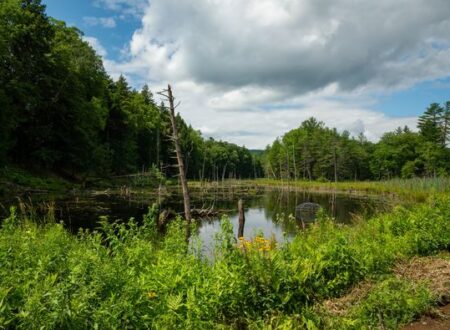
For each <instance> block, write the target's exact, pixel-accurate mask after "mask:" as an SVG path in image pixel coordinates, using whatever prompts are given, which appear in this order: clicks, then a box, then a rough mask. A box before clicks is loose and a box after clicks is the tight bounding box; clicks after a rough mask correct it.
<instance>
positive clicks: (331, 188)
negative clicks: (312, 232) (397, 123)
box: [190, 177, 450, 202]
mask: <svg viewBox="0 0 450 330" xmlns="http://www.w3.org/2000/svg"><path fill="white" fill-rule="evenodd" d="M190 184H191V186H193V187H203V188H205V187H210V186H217V187H228V189H235V190H239V189H244V188H245V189H246V190H248V189H250V187H253V188H254V189H257V188H258V187H273V188H280V189H292V190H305V191H317V192H337V193H354V194H362V195H379V194H385V195H391V196H397V197H400V198H402V199H413V200H414V201H416V202H423V201H425V200H426V199H427V198H428V197H429V196H430V195H432V194H450V178H445V177H437V178H412V179H392V180H388V181H346V182H337V183H335V182H319V181H303V180H297V181H294V180H274V179H256V180H227V181H225V182H224V183H222V184H219V183H204V182H203V183H202V182H191V183H190Z"/></svg>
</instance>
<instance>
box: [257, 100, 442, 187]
mask: <svg viewBox="0 0 450 330" xmlns="http://www.w3.org/2000/svg"><path fill="white" fill-rule="evenodd" d="M418 128H419V132H412V131H411V130H410V129H409V128H408V127H404V128H398V129H397V130H396V131H394V132H388V133H386V134H384V135H383V137H382V138H381V140H380V141H379V142H378V143H371V142H369V141H367V139H366V138H365V137H364V136H363V135H360V136H359V137H358V138H354V137H351V136H350V134H349V133H348V132H345V131H344V132H343V133H339V132H337V130H336V129H330V128H327V127H325V125H324V124H323V123H322V122H318V121H317V120H315V119H314V118H311V119H309V120H307V121H305V122H303V123H302V124H301V126H300V127H299V128H297V129H294V130H292V131H290V132H288V133H286V134H285V135H284V136H283V137H282V138H281V139H277V140H276V141H275V142H274V143H273V144H272V145H271V146H269V147H267V149H266V154H265V171H266V176H267V177H271V178H278V179H309V180H312V179H316V180H329V181H340V180H368V179H372V180H373V179H375V180H380V179H391V178H396V177H397V178H398V177H401V178H412V177H437V176H446V175H448V174H449V173H450V149H449V148H448V147H447V143H448V139H449V131H450V102H447V103H446V106H445V108H444V107H441V106H440V105H439V104H437V103H433V104H431V105H430V107H429V108H428V109H427V110H426V112H425V113H424V114H423V115H422V116H421V117H420V118H419V122H418Z"/></svg>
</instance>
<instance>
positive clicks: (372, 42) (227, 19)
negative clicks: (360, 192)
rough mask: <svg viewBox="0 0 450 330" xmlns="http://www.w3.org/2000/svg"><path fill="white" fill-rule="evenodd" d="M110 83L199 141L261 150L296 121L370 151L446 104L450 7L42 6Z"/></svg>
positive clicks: (414, 1)
mask: <svg viewBox="0 0 450 330" xmlns="http://www.w3.org/2000/svg"><path fill="white" fill-rule="evenodd" d="M43 3H45V4H46V5H47V13H48V15H50V16H53V17H55V18H58V19H61V20H64V21H66V22H67V23H68V24H69V25H75V26H77V27H78V28H79V29H80V30H82V31H83V33H84V37H83V38H84V39H85V40H86V41H87V42H89V43H90V44H91V46H92V47H93V48H95V49H96V50H97V52H98V54H99V55H101V56H102V57H103V61H104V65H105V68H106V70H107V72H108V73H109V74H110V75H111V76H112V77H113V78H118V77H119V76H120V75H121V74H122V75H124V76H126V77H127V79H128V80H129V82H130V84H131V86H133V87H134V88H137V89H140V88H141V87H142V86H143V84H148V85H149V86H150V89H151V90H152V91H153V92H154V93H155V94H156V92H158V91H161V90H163V89H164V88H165V86H167V84H168V83H170V84H171V85H172V87H173V90H174V94H175V96H176V98H177V100H178V101H181V105H180V106H179V107H178V109H177V110H179V111H180V113H181V115H182V116H183V118H184V119H185V120H186V121H187V122H188V123H189V124H191V125H192V126H193V127H195V128H197V129H200V130H201V131H202V133H203V135H204V136H206V137H214V138H216V139H222V140H226V141H229V142H234V143H237V144H239V145H245V146H246V147H248V148H251V149H263V148H264V147H265V146H266V145H268V144H270V143H272V142H273V140H274V139H276V138H277V137H281V136H282V135H283V134H284V133H286V132H287V131H289V130H291V129H293V128H296V127H298V126H299V125H300V124H301V122H302V121H303V120H306V119H308V118H309V117H312V116H314V117H316V118H317V119H319V120H321V121H323V122H324V123H325V124H326V125H327V126H330V127H336V128H337V129H338V130H340V131H343V130H348V131H349V132H350V133H351V134H353V135H358V134H359V133H364V134H365V135H366V137H367V138H368V139H370V140H372V141H377V140H378V139H379V138H380V137H381V136H382V135H383V133H385V132H387V131H391V130H394V129H395V128H397V127H399V126H405V125H408V126H409V127H410V128H412V129H415V128H416V122H417V117H418V116H419V115H420V114H422V113H423V112H424V111H425V109H426V107H427V106H429V105H430V104H431V103H433V102H437V103H441V104H443V103H444V102H446V101H450V1H449V0H396V1H392V0H377V1H372V0H360V1H354V0H246V1H243V0H77V1H73V0H43Z"/></svg>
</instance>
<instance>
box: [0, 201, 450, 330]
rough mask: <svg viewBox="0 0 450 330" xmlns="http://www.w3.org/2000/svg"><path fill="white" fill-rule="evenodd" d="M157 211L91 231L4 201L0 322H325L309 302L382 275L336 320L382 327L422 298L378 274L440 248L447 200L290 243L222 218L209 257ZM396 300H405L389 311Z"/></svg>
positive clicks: (447, 231) (311, 231)
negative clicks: (163, 228) (30, 215)
mask: <svg viewBox="0 0 450 330" xmlns="http://www.w3.org/2000/svg"><path fill="white" fill-rule="evenodd" d="M155 221H156V215H155V213H154V212H150V213H149V214H148V215H147V216H146V217H145V218H144V221H143V225H141V226H138V225H137V223H136V222H135V221H134V220H130V221H129V222H128V223H126V224H125V223H122V224H111V223H109V222H108V221H107V219H103V221H102V224H101V228H99V230H97V231H96V232H87V231H80V232H79V233H78V235H72V234H70V233H69V232H68V231H67V230H66V229H65V228H64V227H63V225H61V224H55V223H53V224H50V223H47V224H42V225H38V224H36V223H35V222H34V221H30V220H28V219H22V218H18V216H16V215H15V212H14V210H13V211H12V214H11V216H10V217H9V218H8V219H5V220H4V221H3V224H2V228H1V230H0V264H1V267H0V328H19V329H34V328H46V329H61V328H64V329H67V328H71V329H80V328H99V329H109V328H171V329H173V328H182V329H186V328H188V329H210V328H217V327H223V328H228V327H231V328H233V327H234V328H236V327H242V326H246V325H248V326H250V327H264V326H273V327H277V326H280V327H281V326H285V327H287V328H289V327H291V328H292V327H294V328H301V327H304V328H306V327H307V328H311V329H314V328H323V327H324V326H326V324H330V322H331V323H332V322H334V321H333V319H331V320H330V319H329V318H328V317H327V316H326V315H325V314H323V313H322V312H320V311H318V310H316V309H313V308H312V306H315V305H317V304H320V303H321V302H322V301H323V300H324V299H328V298H332V297H338V296H340V295H342V294H345V293H346V292H347V291H348V290H349V288H351V287H352V286H353V285H355V284H356V283H359V282H360V281H362V280H365V279H369V278H370V279H372V280H375V281H381V282H380V285H379V286H377V287H376V288H377V290H376V291H374V292H373V293H372V294H371V295H370V296H368V298H367V301H365V302H364V303H362V304H361V305H359V307H355V309H354V310H352V311H351V312H350V314H348V315H347V316H346V319H345V320H337V319H336V320H335V321H336V322H339V324H343V325H344V326H345V327H347V326H348V327H350V328H351V325H352V324H353V325H355V324H357V325H358V327H366V328H368V327H373V326H380V327H386V326H387V327H389V326H391V325H393V324H395V325H396V324H403V323H405V322H409V321H410V320H411V319H412V318H414V317H415V316H416V315H418V314H419V313H421V312H423V311H424V309H426V308H428V306H430V304H431V300H430V299H429V295H428V294H427V292H426V290H425V291H423V290H422V291H420V290H419V291H415V290H414V289H413V288H412V287H411V286H410V285H408V284H404V283H397V282H395V281H390V282H386V283H385V284H383V281H384V279H385V278H386V276H388V274H390V272H391V268H392V267H393V265H394V264H395V263H396V262H398V261H399V260H402V259H405V258H409V257H411V256H414V255H428V254H432V253H436V252H438V251H441V250H445V249H448V248H449V247H450V198H449V197H442V196H441V197H435V198H432V199H430V200H429V202H427V203H426V204H423V205H417V206H415V207H413V208H412V209H405V208H402V207H398V208H396V209H395V210H394V211H393V212H390V213H389V214H386V215H381V216H378V217H377V218H374V219H371V220H368V221H365V222H360V223H358V224H357V225H355V226H342V225H337V224H335V223H333V222H332V221H330V220H329V219H327V218H325V217H322V218H321V219H320V220H319V221H318V222H317V223H316V224H314V225H312V226H311V227H309V228H308V229H307V230H306V231H304V232H299V234H298V235H297V237H295V238H294V239H293V240H292V241H291V242H274V241H272V240H270V239H267V238H264V237H261V236H259V237H254V238H250V237H247V238H242V239H240V240H238V239H236V238H235V237H234V234H233V228H232V226H231V223H230V222H229V221H228V220H227V219H226V218H225V219H223V220H222V231H221V232H220V233H219V234H218V236H217V238H216V240H215V249H214V257H213V259H211V258H207V257H205V256H204V255H203V254H202V252H201V251H202V247H201V244H195V243H193V244H191V245H187V242H186V237H185V234H186V230H185V228H184V222H182V221H181V220H178V221H175V222H173V223H172V224H171V225H170V226H169V228H168V231H167V234H166V235H165V236H160V235H159V234H158V232H157V230H156V224H155ZM192 232H195V231H192ZM192 241H193V242H195V241H196V239H195V238H192V240H191V242H192ZM383 297H384V298H383ZM398 297H400V298H401V300H398V299H397V298H398ZM400 298H399V299H400ZM380 299H381V300H380ZM396 301H399V302H401V303H405V304H407V305H405V306H406V307H407V309H404V308H402V307H401V306H400V305H399V306H400V307H398V308H397V309H392V308H391V304H394V303H396ZM373 310H379V311H383V317H384V318H383V319H379V318H378V316H377V315H376V314H374V313H373V312H372V311H373ZM391 310H393V312H391ZM403 310H405V313H403Z"/></svg>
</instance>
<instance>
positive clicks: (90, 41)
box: [83, 36, 108, 57]
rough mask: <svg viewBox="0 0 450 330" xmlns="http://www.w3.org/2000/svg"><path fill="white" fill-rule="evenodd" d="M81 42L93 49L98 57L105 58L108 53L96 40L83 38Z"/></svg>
mask: <svg viewBox="0 0 450 330" xmlns="http://www.w3.org/2000/svg"><path fill="white" fill-rule="evenodd" d="M83 40H84V41H86V42H87V43H88V44H89V45H91V47H92V48H94V50H95V51H96V52H97V54H98V55H100V56H102V57H106V56H107V55H108V52H107V51H106V49H105V48H104V47H103V46H102V44H101V43H100V41H98V39H97V38H94V37H88V36H83Z"/></svg>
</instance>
